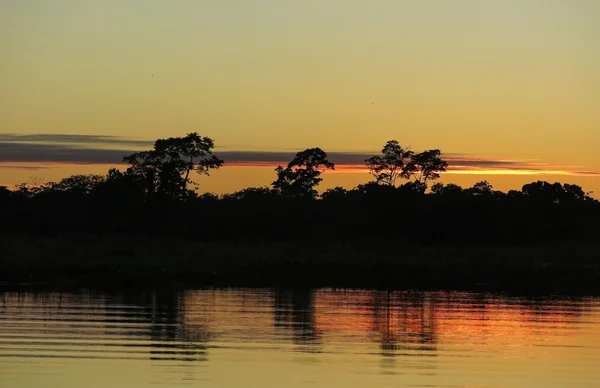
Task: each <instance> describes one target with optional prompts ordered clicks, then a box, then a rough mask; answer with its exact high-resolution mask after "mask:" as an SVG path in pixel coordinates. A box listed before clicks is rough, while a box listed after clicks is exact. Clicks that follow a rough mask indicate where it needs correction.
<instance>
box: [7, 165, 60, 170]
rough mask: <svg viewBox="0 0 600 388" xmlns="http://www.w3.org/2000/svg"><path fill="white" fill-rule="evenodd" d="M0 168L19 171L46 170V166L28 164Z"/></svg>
mask: <svg viewBox="0 0 600 388" xmlns="http://www.w3.org/2000/svg"><path fill="white" fill-rule="evenodd" d="M0 168H10V169H13V168H14V169H19V170H47V169H48V168H50V167H48V166H42V165H35V164H28V165H15V164H0Z"/></svg>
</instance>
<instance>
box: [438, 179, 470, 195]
mask: <svg viewBox="0 0 600 388" xmlns="http://www.w3.org/2000/svg"><path fill="white" fill-rule="evenodd" d="M463 191H464V190H463V188H462V187H460V186H459V185H455V184H454V183H448V184H447V185H444V184H443V183H441V182H438V183H435V184H434V185H433V186H431V193H432V194H433V195H441V196H450V195H451V196H457V195H460V194H462V193H463Z"/></svg>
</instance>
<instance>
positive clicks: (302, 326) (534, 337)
mask: <svg viewBox="0 0 600 388" xmlns="http://www.w3.org/2000/svg"><path fill="white" fill-rule="evenodd" d="M0 298H1V299H0V387H7V388H8V387H10V388H12V387H15V388H18V387H36V388H37V387H60V388H68V387H77V388H81V387H128V388H131V387H175V386H180V385H188V386H198V387H478V388H482V387H527V388H531V387H599V386H600V299H594V298H566V299H565V298H562V299H559V298H547V299H541V298H538V299H523V298H509V297H501V296H494V295H489V294H475V293H451V292H446V293H431V292H430V293H409V292H394V293H387V292H381V291H364V290H363V291H332V290H316V291H308V290H306V291H294V292H292V291H278V290H266V289H261V290H255V289H235V290H198V291H182V292H159V291H156V292H138V293H114V294H103V293H92V292H82V293H35V294H33V293H18V292H5V293H0Z"/></svg>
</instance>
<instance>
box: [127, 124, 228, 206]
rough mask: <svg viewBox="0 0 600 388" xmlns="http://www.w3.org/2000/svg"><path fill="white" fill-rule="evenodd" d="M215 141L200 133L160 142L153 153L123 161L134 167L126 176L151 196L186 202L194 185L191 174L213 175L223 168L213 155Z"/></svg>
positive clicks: (141, 154)
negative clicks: (193, 171)
mask: <svg viewBox="0 0 600 388" xmlns="http://www.w3.org/2000/svg"><path fill="white" fill-rule="evenodd" d="M213 148H214V141H213V140H212V139H210V138H208V137H201V136H199V135H198V134H197V133H196V132H193V133H190V134H188V135H187V136H185V137H170V138H168V139H158V140H156V142H155V143H154V148H153V149H152V150H150V151H143V152H137V153H134V154H132V155H129V156H126V157H124V158H123V161H124V162H127V163H129V164H130V167H129V168H128V169H127V172H126V174H127V175H130V176H131V177H133V179H134V180H135V181H136V182H137V183H138V185H140V186H141V187H143V188H144V190H145V192H146V195H147V196H153V195H161V196H166V197H169V198H183V197H185V196H186V194H187V193H188V189H187V186H188V184H190V183H192V182H191V179H190V178H189V176H190V172H191V171H192V170H196V171H197V172H198V173H199V174H204V175H210V171H211V170H213V169H218V168H219V167H221V166H222V165H223V163H224V162H223V160H221V159H219V158H217V157H216V156H215V155H213V154H212V149H213Z"/></svg>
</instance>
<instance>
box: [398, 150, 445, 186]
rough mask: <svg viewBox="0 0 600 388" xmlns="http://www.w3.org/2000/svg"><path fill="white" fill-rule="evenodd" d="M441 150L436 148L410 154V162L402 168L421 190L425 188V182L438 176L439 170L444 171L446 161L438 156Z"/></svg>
mask: <svg viewBox="0 0 600 388" xmlns="http://www.w3.org/2000/svg"><path fill="white" fill-rule="evenodd" d="M440 155H441V151H440V150H438V149H435V150H427V151H423V152H421V153H418V154H412V155H411V157H410V162H409V163H408V164H407V165H406V167H405V168H404V172H403V174H404V175H405V176H412V177H413V178H414V179H415V182H418V183H420V184H421V186H420V187H421V188H422V191H423V192H425V190H426V189H427V182H428V181H430V180H435V179H438V178H439V177H440V174H439V173H440V172H444V171H446V167H448V163H446V162H445V161H444V160H442V159H441V158H440Z"/></svg>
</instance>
